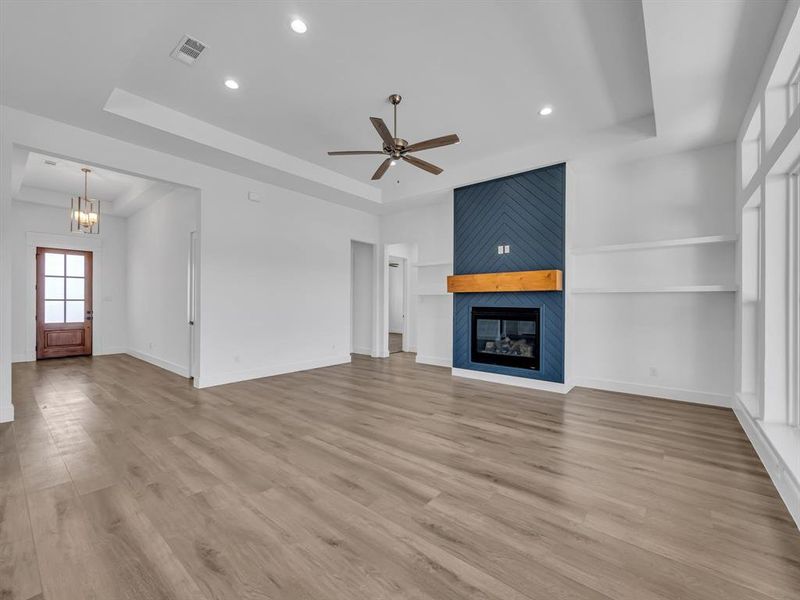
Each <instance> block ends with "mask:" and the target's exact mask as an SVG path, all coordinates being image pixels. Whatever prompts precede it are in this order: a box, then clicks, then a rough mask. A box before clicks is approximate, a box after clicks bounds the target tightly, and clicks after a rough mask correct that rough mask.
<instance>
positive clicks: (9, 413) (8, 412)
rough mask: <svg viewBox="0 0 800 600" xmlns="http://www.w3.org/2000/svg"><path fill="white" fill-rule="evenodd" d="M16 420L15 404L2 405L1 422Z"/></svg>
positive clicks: (0, 407) (0, 408)
mask: <svg viewBox="0 0 800 600" xmlns="http://www.w3.org/2000/svg"><path fill="white" fill-rule="evenodd" d="M13 420H14V405H13V404H9V405H7V406H0V423H11V421H13Z"/></svg>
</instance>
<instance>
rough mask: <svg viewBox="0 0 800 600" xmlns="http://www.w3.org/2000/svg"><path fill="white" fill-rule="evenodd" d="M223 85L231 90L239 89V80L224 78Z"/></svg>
mask: <svg viewBox="0 0 800 600" xmlns="http://www.w3.org/2000/svg"><path fill="white" fill-rule="evenodd" d="M225 87H226V88H229V89H231V90H238V89H239V82H238V81H236V80H235V79H226V80H225Z"/></svg>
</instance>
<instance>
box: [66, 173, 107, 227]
mask: <svg viewBox="0 0 800 600" xmlns="http://www.w3.org/2000/svg"><path fill="white" fill-rule="evenodd" d="M81 171H83V196H73V198H72V203H71V206H70V210H69V230H70V231H71V232H73V233H100V201H99V200H95V199H92V198H89V173H91V172H92V171H91V169H87V168H86V167H84V168H83V169H81Z"/></svg>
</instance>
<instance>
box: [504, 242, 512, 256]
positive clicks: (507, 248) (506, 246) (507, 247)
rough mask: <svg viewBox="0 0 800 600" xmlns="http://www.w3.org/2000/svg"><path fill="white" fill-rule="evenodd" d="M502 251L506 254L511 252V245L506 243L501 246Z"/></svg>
mask: <svg viewBox="0 0 800 600" xmlns="http://www.w3.org/2000/svg"><path fill="white" fill-rule="evenodd" d="M503 251H504V252H505V253H506V254H508V253H509V252H511V246H509V245H508V244H506V245H505V246H504V247H503Z"/></svg>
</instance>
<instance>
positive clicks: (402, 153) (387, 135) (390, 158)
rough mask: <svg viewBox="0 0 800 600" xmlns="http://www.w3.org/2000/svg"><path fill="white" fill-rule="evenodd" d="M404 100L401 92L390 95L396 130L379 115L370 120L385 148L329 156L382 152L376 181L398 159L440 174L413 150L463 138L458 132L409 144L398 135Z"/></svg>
mask: <svg viewBox="0 0 800 600" xmlns="http://www.w3.org/2000/svg"><path fill="white" fill-rule="evenodd" d="M402 100H403V97H402V96H400V94H392V95H391V96H389V102H390V103H391V104H392V107H393V108H394V131H393V132H391V131H389V128H388V127H387V126H386V123H384V121H383V119H381V118H379V117H370V118H369V120H370V121H371V122H372V126H373V127H375V131H377V132H378V135H379V136H380V137H381V140H382V141H383V149H382V150H342V151H337V152H328V155H329V156H354V155H359V154H382V155H384V156H386V157H387V158H386V160H384V161H383V162H382V163H381V164H380V166H379V167H378V170H377V171H375V173H374V174H373V175H372V180H373V181H376V180H378V179H380V178H381V177H383V175H384V173H386V171H387V170H388V169H389V167H391V166H393V165H395V164H397V161H398V160H404V161H406V162H407V163H409V164H412V165H414V166H415V167H417V168H420V169H422V170H423V171H427V172H428V173H433V174H434V175H438V174H439V173H441V172H442V169H441V168H439V167H437V166H436V165H434V164H431V163H429V162H427V161H424V160H422V159H421V158H417V157H416V156H411V155H410V153H411V152H419V151H420V150H430V149H431V148H439V147H441V146H449V145H451V144H457V143H458V142H460V141H461V140H460V139H459V138H458V136H457V135H456V134H454V133H453V134H450V135H444V136H442V137H438V138H432V139H430V140H425V141H424V142H417V143H415V144H409V143H408V142H407V141H406V140H404V139H403V138H401V137H397V106H398V104H400V102H401V101H402Z"/></svg>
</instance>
